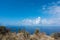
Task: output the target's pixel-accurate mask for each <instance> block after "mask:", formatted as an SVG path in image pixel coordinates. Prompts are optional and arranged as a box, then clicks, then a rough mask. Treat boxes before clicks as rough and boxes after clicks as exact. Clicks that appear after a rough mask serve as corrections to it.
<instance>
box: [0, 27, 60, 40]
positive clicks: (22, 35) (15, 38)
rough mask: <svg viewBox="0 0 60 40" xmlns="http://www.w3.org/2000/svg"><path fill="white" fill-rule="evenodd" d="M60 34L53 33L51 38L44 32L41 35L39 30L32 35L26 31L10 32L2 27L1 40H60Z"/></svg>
mask: <svg viewBox="0 0 60 40" xmlns="http://www.w3.org/2000/svg"><path fill="white" fill-rule="evenodd" d="M59 38H60V33H53V34H52V35H51V36H48V35H46V34H45V33H44V32H43V33H40V31H39V30H38V29H36V30H35V33H34V34H33V35H31V34H30V33H29V32H26V31H25V30H21V29H19V30H18V33H16V32H13V33H12V32H10V30H9V29H6V27H5V26H0V40H55V39H56V40H60V39H59Z"/></svg>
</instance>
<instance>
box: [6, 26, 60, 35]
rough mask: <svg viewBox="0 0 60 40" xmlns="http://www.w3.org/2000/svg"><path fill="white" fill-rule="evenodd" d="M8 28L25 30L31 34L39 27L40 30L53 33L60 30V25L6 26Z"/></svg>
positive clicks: (48, 33) (14, 30)
mask: <svg viewBox="0 0 60 40" xmlns="http://www.w3.org/2000/svg"><path fill="white" fill-rule="evenodd" d="M6 28H7V29H10V31H11V32H17V33H18V30H19V29H20V30H25V31H27V32H29V33H30V34H33V33H34V32H35V30H36V29H39V31H40V32H45V33H46V34H47V35H50V34H52V33H56V32H60V26H6Z"/></svg>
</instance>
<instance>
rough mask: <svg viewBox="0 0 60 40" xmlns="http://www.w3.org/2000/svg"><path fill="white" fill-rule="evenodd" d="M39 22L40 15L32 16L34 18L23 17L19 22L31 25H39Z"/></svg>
mask: <svg viewBox="0 0 60 40" xmlns="http://www.w3.org/2000/svg"><path fill="white" fill-rule="evenodd" d="M40 22H41V18H40V17H37V18H34V19H29V18H28V19H24V20H22V21H21V24H22V25H28V26H33V25H39V24H40Z"/></svg>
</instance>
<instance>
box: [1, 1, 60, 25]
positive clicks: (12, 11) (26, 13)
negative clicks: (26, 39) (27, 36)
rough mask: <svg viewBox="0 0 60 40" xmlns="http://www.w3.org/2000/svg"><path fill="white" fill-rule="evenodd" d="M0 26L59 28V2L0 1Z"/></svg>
mask: <svg viewBox="0 0 60 40" xmlns="http://www.w3.org/2000/svg"><path fill="white" fill-rule="evenodd" d="M0 25H24V26H60V1H59V0H0Z"/></svg>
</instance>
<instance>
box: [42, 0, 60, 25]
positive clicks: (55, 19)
mask: <svg viewBox="0 0 60 40" xmlns="http://www.w3.org/2000/svg"><path fill="white" fill-rule="evenodd" d="M59 4H60V1H58V2H52V3H50V4H49V5H45V6H43V8H42V12H43V14H48V15H51V16H50V18H48V19H44V20H42V23H43V24H50V25H60V5H59Z"/></svg>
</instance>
